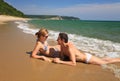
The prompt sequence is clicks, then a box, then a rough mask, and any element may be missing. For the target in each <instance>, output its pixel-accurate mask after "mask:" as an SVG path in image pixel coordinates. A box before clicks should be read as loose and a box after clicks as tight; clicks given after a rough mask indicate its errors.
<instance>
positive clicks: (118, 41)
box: [15, 19, 120, 76]
mask: <svg viewBox="0 0 120 81" xmlns="http://www.w3.org/2000/svg"><path fill="white" fill-rule="evenodd" d="M15 23H17V24H18V28H20V29H22V30H23V32H24V33H27V34H33V35H34V34H35V33H36V32H37V31H38V30H39V29H40V28H47V29H48V31H49V38H48V40H49V39H53V40H57V37H58V34H59V33H60V32H66V33H67V34H68V36H69V41H72V42H73V43H74V44H75V46H76V47H77V48H78V49H80V50H82V51H85V52H88V53H91V54H93V55H95V56H98V57H111V58H116V57H118V58H120V21H85V20H38V19H36V20H29V21H26V22H18V21H17V22H15ZM31 25H32V26H34V27H32V28H31V27H30V26H31ZM103 67H104V66H103ZM107 68H108V66H107ZM117 70H119V69H117ZM117 70H116V71H117ZM113 71H114V70H113ZM118 74H120V72H119V73H117V74H116V75H117V76H118Z"/></svg>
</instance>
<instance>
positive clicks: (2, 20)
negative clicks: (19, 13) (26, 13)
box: [0, 15, 30, 24]
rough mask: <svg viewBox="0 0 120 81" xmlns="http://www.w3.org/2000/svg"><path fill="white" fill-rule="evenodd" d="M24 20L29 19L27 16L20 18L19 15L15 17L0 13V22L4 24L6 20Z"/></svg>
mask: <svg viewBox="0 0 120 81" xmlns="http://www.w3.org/2000/svg"><path fill="white" fill-rule="evenodd" d="M17 20H18V21H20V20H22V21H26V20H30V19H29V18H21V17H15V16H8V15H0V24H5V23H6V22H8V21H17Z"/></svg>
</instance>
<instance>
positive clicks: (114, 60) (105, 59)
mask: <svg viewBox="0 0 120 81" xmlns="http://www.w3.org/2000/svg"><path fill="white" fill-rule="evenodd" d="M103 60H104V61H106V62H107V63H108V64H110V63H116V62H120V58H103Z"/></svg>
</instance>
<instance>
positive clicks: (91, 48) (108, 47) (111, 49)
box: [15, 21, 120, 78]
mask: <svg viewBox="0 0 120 81" xmlns="http://www.w3.org/2000/svg"><path fill="white" fill-rule="evenodd" d="M15 23H16V24H18V26H17V27H18V28H20V29H22V30H23V32H24V33H27V34H32V35H34V34H35V33H36V32H37V31H38V30H39V29H38V28H36V29H35V28H30V25H29V24H28V23H27V22H24V21H23V22H15ZM58 34H59V31H53V30H49V38H48V39H54V40H57V37H58ZM68 36H69V39H70V41H72V42H73V43H74V44H75V46H77V48H78V49H80V50H83V51H85V52H89V53H91V54H94V55H95V56H98V57H111V58H116V57H120V43H115V42H112V41H109V40H100V39H95V38H89V37H83V36H80V35H76V34H68ZM113 66H114V65H111V66H110V65H109V66H108V65H106V66H105V65H104V66H102V67H103V68H107V69H110V70H112V71H113V73H114V74H115V76H116V77H118V78H120V74H119V73H120V69H119V68H117V69H116V66H115V67H113Z"/></svg>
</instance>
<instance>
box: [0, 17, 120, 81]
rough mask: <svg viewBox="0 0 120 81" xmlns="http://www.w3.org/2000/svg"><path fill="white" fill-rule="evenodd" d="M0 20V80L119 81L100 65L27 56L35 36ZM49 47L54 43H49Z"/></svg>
mask: <svg viewBox="0 0 120 81" xmlns="http://www.w3.org/2000/svg"><path fill="white" fill-rule="evenodd" d="M2 18H3V19H1V21H0V81H119V79H118V78H116V77H115V75H114V74H113V73H112V72H111V71H110V70H108V69H102V67H101V66H97V65H90V64H84V63H77V66H68V65H62V64H55V63H49V62H44V61H42V60H39V59H34V58H31V57H30V53H31V51H32V50H33V48H34V45H35V42H36V37H35V36H34V35H31V34H26V33H23V31H22V30H21V29H19V28H17V24H15V23H14V21H24V20H25V19H23V18H22V19H21V18H20V19H19V18H18V19H17V18H15V17H11V18H9V19H5V18H8V17H6V16H3V17H2ZM3 23H4V24H3ZM50 44H51V45H53V44H54V42H50Z"/></svg>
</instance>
